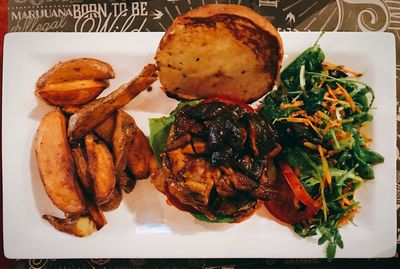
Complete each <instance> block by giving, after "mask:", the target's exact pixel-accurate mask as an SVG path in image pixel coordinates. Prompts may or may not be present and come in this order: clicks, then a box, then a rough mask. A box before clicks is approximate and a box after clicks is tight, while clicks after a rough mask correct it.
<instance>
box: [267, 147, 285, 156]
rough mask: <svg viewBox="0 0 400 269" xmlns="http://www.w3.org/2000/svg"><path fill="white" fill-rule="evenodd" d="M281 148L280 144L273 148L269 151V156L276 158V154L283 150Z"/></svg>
mask: <svg viewBox="0 0 400 269" xmlns="http://www.w3.org/2000/svg"><path fill="white" fill-rule="evenodd" d="M281 150H282V146H281V145H279V144H278V145H277V146H276V147H275V148H274V149H273V150H271V151H270V152H269V153H268V155H267V157H268V158H274V157H275V156H276V155H278V153H279V152H281Z"/></svg>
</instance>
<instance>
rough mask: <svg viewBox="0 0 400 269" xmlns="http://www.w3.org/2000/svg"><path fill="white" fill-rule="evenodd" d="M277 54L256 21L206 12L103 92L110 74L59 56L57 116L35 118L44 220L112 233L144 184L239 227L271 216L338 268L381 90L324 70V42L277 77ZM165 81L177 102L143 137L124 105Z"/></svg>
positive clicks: (47, 89) (368, 174)
mask: <svg viewBox="0 0 400 269" xmlns="http://www.w3.org/2000/svg"><path fill="white" fill-rule="evenodd" d="M322 38H323V37H322ZM283 47H284V46H283V43H282V40H281V37H280V34H279V33H278V32H277V31H276V29H275V28H274V27H273V26H272V25H271V24H270V23H269V22H268V21H267V20H266V19H264V18H263V17H262V16H260V15H258V14H257V13H255V12H254V11H251V10H250V9H248V8H246V7H242V6H236V5H209V6H203V7H200V8H197V9H194V10H192V11H190V12H188V13H187V14H184V15H182V16H180V17H178V18H177V19H176V20H175V21H174V23H173V24H172V25H171V26H170V28H169V29H168V30H167V32H166V33H165V34H164V36H163V38H162V40H161V41H160V43H159V46H158V51H157V52H156V54H155V64H151V63H149V65H147V66H145V67H144V68H143V70H142V72H141V73H140V74H139V75H137V76H136V77H135V78H133V79H132V80H131V81H129V82H128V83H126V84H123V85H122V86H120V87H118V88H117V89H116V90H114V91H111V92H110V93H109V94H108V95H103V96H101V95H100V94H101V93H102V91H103V90H104V89H106V88H107V87H108V85H109V80H110V79H113V78H114V77H115V74H114V71H113V68H112V67H111V66H110V65H109V64H107V63H106V62H104V61H102V60H98V59H93V58H76V59H72V60H71V59H60V60H62V62H60V63H58V64H56V65H55V66H53V67H51V68H50V69H49V71H47V72H46V73H45V74H44V75H42V76H41V77H40V78H39V79H38V81H37V84H36V94H37V95H38V96H39V97H40V98H41V99H42V101H43V102H45V103H47V104H49V105H52V106H55V107H56V108H55V109H54V110H53V111H51V112H49V113H48V114H46V115H45V116H44V117H43V118H42V120H41V123H40V125H39V128H38V131H37V134H36V140H35V154H36V162H37V165H38V167H39V171H40V177H41V179H42V182H43V185H44V187H45V190H46V192H47V195H48V196H49V197H50V199H51V201H52V202H53V203H54V204H55V205H56V206H57V207H58V208H59V209H60V210H61V211H62V212H64V213H65V214H64V215H65V216H64V217H63V218H61V217H56V216H51V215H49V214H46V212H42V213H43V214H44V215H43V217H44V218H45V219H46V220H47V221H48V222H49V223H50V224H51V225H52V226H54V227H55V228H56V229H58V230H60V231H62V232H66V233H70V234H73V235H76V236H88V235H90V234H92V233H93V232H94V231H95V230H96V229H97V230H100V229H102V227H104V225H106V223H107V221H106V219H105V217H104V214H103V211H110V210H116V209H117V208H118V206H119V204H120V202H121V200H122V199H123V194H122V192H121V190H123V191H124V192H125V193H129V192H131V191H132V190H133V188H134V187H135V182H136V180H138V179H145V178H147V177H149V179H150V180H151V183H152V184H153V185H154V187H155V188H156V189H157V190H158V191H160V192H161V193H163V194H164V195H165V196H166V200H167V203H168V204H170V205H172V206H173V207H175V208H177V209H179V210H182V211H185V212H188V213H190V214H192V215H193V216H194V218H195V219H197V220H200V221H204V222H211V223H239V222H244V221H245V220H248V219H249V218H251V217H252V216H253V215H254V214H255V213H256V212H257V210H258V209H260V208H261V207H266V208H267V209H268V211H269V212H270V213H271V214H272V215H273V216H274V217H275V218H276V220H278V221H279V222H283V223H286V224H289V225H292V228H293V230H294V231H295V232H296V233H297V234H298V235H300V236H302V237H307V236H314V235H317V234H318V235H319V240H318V244H326V254H327V257H328V259H332V258H333V257H334V256H335V252H336V247H337V246H339V247H340V248H343V246H344V244H343V240H342V238H341V236H340V233H339V228H340V227H342V226H344V225H345V224H347V223H348V222H351V221H352V220H353V217H354V216H356V213H357V211H358V209H359V207H360V204H359V203H358V202H357V200H356V198H355V196H354V194H355V190H356V189H358V188H359V187H360V185H361V184H362V183H363V182H364V181H365V180H369V179H373V178H374V170H373V166H374V165H375V164H378V163H382V162H383V161H384V158H383V157H382V155H380V154H379V153H377V152H375V151H374V150H372V149H371V148H370V147H369V145H370V143H371V139H370V138H369V136H368V132H367V131H365V127H366V126H367V124H368V123H369V122H371V121H372V115H371V113H370V109H371V107H372V105H373V101H374V92H373V90H372V88H371V87H369V86H368V85H366V84H365V83H363V82H362V77H361V74H360V73H358V72H357V71H353V70H348V69H347V68H346V67H344V66H341V65H336V64H332V63H329V62H327V61H326V60H325V54H324V52H323V51H322V50H321V48H320V46H319V45H318V41H317V42H316V43H315V44H314V45H312V46H311V47H310V48H309V49H307V50H306V51H304V52H303V53H302V54H300V55H298V57H297V58H296V59H295V60H294V61H293V62H292V63H290V64H289V65H288V66H287V67H286V68H284V69H283V70H280V69H281V65H282V60H283ZM327 58H328V59H329V55H327ZM339 64H340V63H339ZM360 77H361V78H360ZM157 79H158V80H159V81H160V84H161V89H162V90H163V91H164V92H165V93H166V95H168V96H169V97H171V98H175V99H178V100H179V101H180V103H179V104H178V106H177V107H176V108H175V109H174V110H173V111H171V113H170V115H166V116H164V117H161V118H151V119H149V128H150V136H149V139H148V138H147V137H146V136H145V135H144V134H143V131H142V130H140V128H139V127H138V126H137V125H136V123H135V119H134V118H133V117H132V116H131V115H130V114H128V113H127V112H125V111H124V110H123V108H124V106H126V105H127V104H128V103H129V102H130V101H131V100H132V99H133V98H135V97H136V96H137V95H138V94H140V93H141V92H143V93H142V95H146V92H145V90H146V89H148V88H149V87H150V86H151V85H152V84H153V82H155V81H156V80H157ZM99 95H100V97H99ZM257 100H258V102H255V101H257ZM378 109H379V108H378ZM150 145H151V147H150ZM362 191H363V190H362V188H361V190H360V192H362ZM132 194H133V195H134V192H133V193H132ZM148 210H152V209H151V208H149V209H148ZM232 225H233V224H232ZM100 233H101V231H100Z"/></svg>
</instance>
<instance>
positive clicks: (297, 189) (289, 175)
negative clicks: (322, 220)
mask: <svg viewBox="0 0 400 269" xmlns="http://www.w3.org/2000/svg"><path fill="white" fill-rule="evenodd" d="M279 167H280V168H281V171H282V174H283V176H284V177H285V179H286V181H287V183H288V184H289V186H290V188H291V189H292V191H293V193H294V196H295V197H296V198H297V199H299V201H301V202H302V203H303V204H305V205H306V206H316V202H315V201H314V199H313V198H312V197H311V196H310V195H309V194H308V192H307V190H306V189H305V188H304V186H303V184H302V183H301V181H300V180H299V178H298V177H297V176H296V174H295V173H294V171H293V170H292V168H291V167H290V165H289V164H287V163H285V162H284V161H279Z"/></svg>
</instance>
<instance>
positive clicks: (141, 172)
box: [128, 129, 153, 179]
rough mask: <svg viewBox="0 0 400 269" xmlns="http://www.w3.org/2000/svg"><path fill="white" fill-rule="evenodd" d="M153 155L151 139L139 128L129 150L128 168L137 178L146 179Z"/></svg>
mask: <svg viewBox="0 0 400 269" xmlns="http://www.w3.org/2000/svg"><path fill="white" fill-rule="evenodd" d="M152 156H153V152H152V150H151V147H150V143H149V140H148V139H147V137H146V136H145V135H144V134H143V132H142V131H141V130H140V129H138V130H137V133H136V135H135V139H134V141H133V143H132V145H131V147H130V148H129V152H128V169H129V171H130V172H131V173H132V174H133V175H134V176H135V178H136V179H145V178H147V177H148V176H149V174H150V160H151V158H152Z"/></svg>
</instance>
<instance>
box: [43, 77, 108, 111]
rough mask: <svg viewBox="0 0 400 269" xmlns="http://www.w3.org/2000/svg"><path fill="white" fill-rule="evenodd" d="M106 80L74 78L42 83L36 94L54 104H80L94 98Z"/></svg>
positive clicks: (103, 87)
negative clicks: (72, 79)
mask: <svg viewBox="0 0 400 269" xmlns="http://www.w3.org/2000/svg"><path fill="white" fill-rule="evenodd" d="M107 87H108V82H103V81H97V80H74V81H66V82H59V83H51V84H44V85H43V86H42V87H38V88H36V95H38V96H40V97H41V98H42V99H43V100H44V101H45V102H46V103H48V104H50V105H54V106H66V105H69V106H71V105H82V104H85V103H88V102H90V101H92V100H94V99H95V98H96V97H97V96H98V95H99V94H100V93H101V92H102V91H103V90H104V89H105V88H107Z"/></svg>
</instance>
